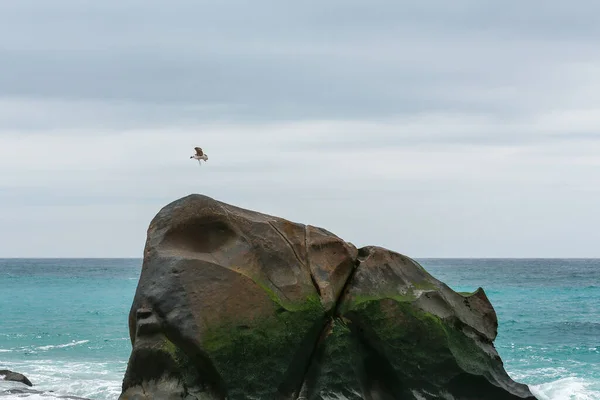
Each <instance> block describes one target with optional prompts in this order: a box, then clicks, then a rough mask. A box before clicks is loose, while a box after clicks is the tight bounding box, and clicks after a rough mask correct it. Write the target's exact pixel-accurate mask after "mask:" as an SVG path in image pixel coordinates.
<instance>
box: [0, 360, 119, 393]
mask: <svg viewBox="0 0 600 400" xmlns="http://www.w3.org/2000/svg"><path fill="white" fill-rule="evenodd" d="M4 364H6V365H4ZM1 367H2V368H7V369H9V370H12V371H18V372H20V373H22V374H24V375H25V376H27V377H28V378H29V379H30V380H31V382H33V384H34V387H33V388H29V389H35V390H36V391H38V392H41V393H33V392H30V393H19V394H16V393H14V394H12V393H7V392H6V390H9V389H20V390H23V389H27V388H26V387H25V386H24V385H22V384H20V383H16V382H6V381H0V400H13V399H15V400H16V399H22V398H26V399H27V400H37V399H38V398H39V399H42V398H43V399H44V400H51V399H59V398H60V396H79V397H83V398H88V399H95V400H114V399H116V398H118V397H119V395H120V394H121V384H122V381H123V376H124V375H125V369H126V367H127V362H126V361H113V362H83V361H57V360H27V361H22V360H20V361H13V362H8V363H2V365H1Z"/></svg>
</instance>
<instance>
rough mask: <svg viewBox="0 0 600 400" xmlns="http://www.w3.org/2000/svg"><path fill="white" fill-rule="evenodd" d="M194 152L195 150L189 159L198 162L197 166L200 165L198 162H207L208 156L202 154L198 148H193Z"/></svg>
mask: <svg viewBox="0 0 600 400" xmlns="http://www.w3.org/2000/svg"><path fill="white" fill-rule="evenodd" d="M194 150H196V154H194V155H193V156H191V157H190V158H194V159H196V160H198V164H200V165H202V162H201V161H200V160H204V161H208V156H207V155H206V154H204V152H203V151H202V149H201V148H200V147H194Z"/></svg>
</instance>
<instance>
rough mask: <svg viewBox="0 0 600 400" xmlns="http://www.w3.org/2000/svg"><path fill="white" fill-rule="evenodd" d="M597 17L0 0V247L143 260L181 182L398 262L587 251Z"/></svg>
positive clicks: (457, 7) (473, 5) (548, 3)
mask: <svg viewBox="0 0 600 400" xmlns="http://www.w3.org/2000/svg"><path fill="white" fill-rule="evenodd" d="M599 14H600V2H597V1H593V0H585V1H584V0H574V1H569V2H565V1H558V0H543V1H542V0H532V1H527V2H524V1H522V0H519V1H515V0H506V1H495V2H482V1H481V0H456V1H452V2H448V1H447V0H419V1H392V0H388V1H383V0H369V1H356V0H329V1H327V2H323V1H314V0H308V1H302V2H299V1H296V2H286V1H281V0H270V1H265V0H253V1H249V0H245V1H244V0H235V1H231V0H219V1H204V0H172V1H169V2H164V1H156V0H104V1H84V0H53V1H52V2H49V1H46V0H35V1H34V0H6V1H2V2H0V171H1V173H0V257H142V255H143V246H144V242H145V239H146V230H147V228H148V225H149V223H150V221H151V219H152V218H153V217H154V216H155V215H156V213H157V212H158V211H159V210H160V209H161V208H162V207H163V206H165V205H167V204H168V203H170V202H172V201H174V200H176V199H178V198H180V197H183V196H186V195H188V194H191V193H200V194H205V195H207V196H210V197H213V198H215V199H217V200H220V201H223V202H226V203H229V204H233V205H236V206H239V207H244V208H249V209H253V210H256V211H260V212H263V213H267V214H272V215H276V216H280V217H283V218H286V219H289V220H292V221H296V222H301V223H306V224H312V225H316V226H321V227H324V228H326V229H328V230H329V231H332V232H334V233H335V234H337V235H338V236H340V237H342V238H343V239H345V240H347V241H349V242H352V243H353V244H354V245H356V246H358V247H362V246H366V245H378V246H383V247H387V248H389V249H391V250H394V251H398V252H400V253H403V254H406V255H409V256H411V257H414V258H425V257H584V258H585V257H600V246H598V243H600V233H599V232H600V228H599V227H600V206H599V204H600V185H599V183H600V52H598V43H599V42H600V24H598V15H599ZM194 146H201V147H202V148H203V149H204V151H205V152H206V153H207V155H208V156H209V160H208V162H207V163H206V164H203V165H202V166H199V165H198V163H197V162H196V161H195V160H190V158H189V157H190V156H191V155H192V154H193V152H194V151H193V148H194Z"/></svg>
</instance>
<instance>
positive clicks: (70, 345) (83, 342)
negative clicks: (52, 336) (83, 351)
mask: <svg viewBox="0 0 600 400" xmlns="http://www.w3.org/2000/svg"><path fill="white" fill-rule="evenodd" d="M88 342H89V340H79V341H75V340H73V341H72V342H71V343H65V344H56V345H48V346H40V347H38V348H37V349H38V350H51V349H62V348H65V347H73V346H79V345H80V344H86V343H88Z"/></svg>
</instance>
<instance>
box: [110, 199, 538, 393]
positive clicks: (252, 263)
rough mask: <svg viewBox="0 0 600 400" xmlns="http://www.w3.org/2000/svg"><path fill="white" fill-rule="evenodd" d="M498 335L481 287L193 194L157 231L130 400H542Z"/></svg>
mask: <svg viewBox="0 0 600 400" xmlns="http://www.w3.org/2000/svg"><path fill="white" fill-rule="evenodd" d="M497 327H498V322H497V318H496V314H495V312H494V309H493V307H492V305H491V304H490V302H489V300H488V298H487V297H486V295H485V293H484V291H483V289H481V288H479V289H478V290H477V291H476V292H474V293H473V294H470V295H462V294H458V293H456V292H454V291H453V290H451V289H450V288H449V287H447V286H446V285H444V284H443V283H442V282H440V281H438V280H437V279H435V278H434V277H433V276H431V275H430V274H428V273H427V271H425V270H424V269H423V268H422V267H421V266H420V265H419V264H418V263H417V262H415V261H414V260H412V259H410V258H409V257H406V256H404V255H401V254H398V253H395V252H392V251H389V250H386V249H383V248H379V247H366V248H362V249H360V250H359V249H356V248H355V247H354V246H353V245H352V244H350V243H347V242H345V241H343V240H342V239H340V238H339V237H337V236H336V235H334V234H333V233H331V232H328V231H326V230H324V229H321V228H316V227H313V226H307V225H302V224H298V223H293V222H290V221H287V220H285V219H282V218H277V217H273V216H269V215H265V214H261V213H258V212H254V211H249V210H245V209H241V208H237V207H234V206H231V205H228V204H225V203H222V202H219V201H216V200H213V199H211V198H209V197H206V196H201V195H191V196H187V197H185V198H183V199H180V200H178V201H175V202H174V203H171V204H169V205H168V206H166V207H165V208H163V209H162V210H161V211H160V212H159V213H158V215H157V216H156V217H155V218H154V219H153V221H152V222H151V224H150V227H149V229H148V237H147V241H146V247H145V250H144V263H143V267H142V273H141V276H140V280H139V283H138V287H137V291H136V294H135V297H134V301H133V305H132V307H131V312H130V315H129V331H130V336H131V341H132V345H133V349H132V353H131V356H130V359H129V364H128V367H127V371H126V374H125V378H124V380H123V391H122V394H121V396H120V398H119V399H120V400H134V399H135V400H137V399H140V400H141V399H156V400H158V399H161V400H171V399H173V400H175V399H188V400H192V399H198V400H199V399H207V400H208V399H229V400H237V399H257V400H258V399H261V400H262V399H281V400H295V399H311V400H312V399H316V400H318V399H329V398H344V397H345V398H348V399H373V400H378V399H390V400H391V399H411V400H422V399H454V400H463V399H464V400H476V399H477V400H479V399H489V400H517V399H535V398H534V397H533V395H532V394H531V392H530V391H529V389H528V388H527V386H525V385H522V384H519V383H516V382H514V381H512V380H511V379H510V377H509V376H508V375H507V374H506V371H505V370H504V368H503V364H502V360H501V359H500V357H499V356H498V354H497V352H496V350H495V348H494V345H493V341H494V339H495V338H496V332H497ZM340 396H341V397H340Z"/></svg>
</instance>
